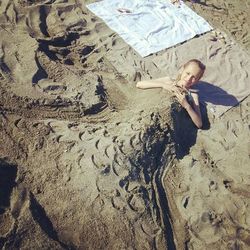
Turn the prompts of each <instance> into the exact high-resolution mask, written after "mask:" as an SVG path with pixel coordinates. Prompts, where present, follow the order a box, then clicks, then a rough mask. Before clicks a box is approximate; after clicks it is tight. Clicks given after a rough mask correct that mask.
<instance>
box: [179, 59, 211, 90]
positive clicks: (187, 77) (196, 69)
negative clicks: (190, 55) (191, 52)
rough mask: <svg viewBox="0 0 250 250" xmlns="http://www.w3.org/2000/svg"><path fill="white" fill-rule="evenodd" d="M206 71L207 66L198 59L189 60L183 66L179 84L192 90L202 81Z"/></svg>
mask: <svg viewBox="0 0 250 250" xmlns="http://www.w3.org/2000/svg"><path fill="white" fill-rule="evenodd" d="M205 69H206V66H205V65H204V64H203V63H202V62H201V61H199V60H197V59H192V60H189V61H188V62H186V63H185V64H184V65H183V66H182V69H181V73H180V76H179V77H178V78H179V79H178V84H179V85H181V86H182V87H184V88H187V89H188V88H190V87H191V86H192V85H194V84H195V83H197V82H198V81H199V80H200V79H201V77H202V76H203V74H204V72H205Z"/></svg>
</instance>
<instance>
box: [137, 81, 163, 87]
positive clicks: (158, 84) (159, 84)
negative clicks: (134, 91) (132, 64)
mask: <svg viewBox="0 0 250 250" xmlns="http://www.w3.org/2000/svg"><path fill="white" fill-rule="evenodd" d="M163 85H164V82H161V81H140V82H137V84H136V87H137V88H139V89H152V88H163Z"/></svg>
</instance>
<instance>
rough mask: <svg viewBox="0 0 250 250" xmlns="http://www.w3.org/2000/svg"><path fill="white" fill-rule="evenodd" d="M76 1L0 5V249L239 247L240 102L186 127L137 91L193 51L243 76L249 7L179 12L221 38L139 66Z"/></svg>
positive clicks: (243, 125)
mask: <svg viewBox="0 0 250 250" xmlns="http://www.w3.org/2000/svg"><path fill="white" fill-rule="evenodd" d="M87 2H90V1H86V2H78V1H36V2H30V1H27V2H26V1H7V0H6V1H2V3H1V5H0V13H1V14H0V32H1V40H0V41H1V44H0V93H1V99H0V111H1V113H0V116H1V124H0V126H1V127H0V128H1V129H0V140H1V141H0V143H1V148H0V158H1V159H0V247H2V248H4V249H19V248H24V249H65V248H66V249H166V248H168V249H175V248H176V249H210V248H211V247H213V248H214V249H248V248H249V245H250V232H249V229H248V228H249V223H250V221H249V211H248V206H249V198H250V195H249V191H248V187H249V180H250V179H249V176H250V175H249V167H248V166H249V153H248V151H249V148H248V141H249V140H248V138H249V128H248V124H249V98H247V99H245V100H244V101H243V102H242V103H241V104H240V105H239V106H238V107H236V108H233V109H231V110H230V111H228V112H227V113H226V114H225V115H224V116H222V117H221V118H215V117H214V116H213V115H212V114H211V113H209V111H207V110H206V109H204V117H205V119H206V120H207V122H206V124H205V126H204V130H200V131H197V130H196V129H195V128H194V126H193V124H192V123H191V121H190V120H189V118H188V117H187V115H186V114H185V112H184V111H183V110H182V109H181V108H180V107H179V105H178V104H176V103H175V102H174V101H173V99H172V98H171V97H170V95H169V94H167V93H165V92H164V91H161V90H150V91H141V90H137V89H135V83H136V81H137V80H139V79H146V78H151V77H153V78H154V77H159V76H162V75H165V74H166V73H168V74H171V75H174V74H175V73H176V71H177V67H178V65H179V64H180V63H181V62H183V61H185V60H187V59H188V58H191V57H198V58H200V59H202V60H203V61H204V62H205V63H206V64H207V66H208V69H210V72H213V73H215V72H216V71H215V70H219V66H220V65H221V64H222V62H223V61H225V58H227V60H228V61H230V62H231V63H225V64H224V66H223V67H224V68H223V70H221V71H217V74H211V73H209V71H208V73H207V75H206V76H205V79H206V80H207V81H210V82H211V81H219V82H222V83H223V81H226V80H228V75H230V77H231V79H237V78H238V76H239V74H240V78H239V79H240V80H242V81H244V80H245V79H247V74H246V72H247V67H246V65H247V63H248V62H249V56H248V54H247V51H249V46H250V45H249V37H248V33H247V30H249V26H250V23H249V21H248V20H247V18H246V16H247V13H248V11H249V9H250V6H249V5H247V3H245V4H239V3H238V2H237V1H236V0H235V1H234V0H230V1H227V3H223V4H222V3H218V2H217V1H215V0H211V1H205V4H194V5H190V6H191V7H192V8H194V9H195V10H196V11H197V12H198V13H199V14H201V15H203V16H204V17H205V18H206V19H207V20H208V21H210V22H211V23H212V24H213V26H215V27H218V29H219V30H222V31H224V32H225V33H227V34H228V37H226V38H223V37H222V38H221V37H219V36H218V37H216V39H215V40H214V41H211V34H206V35H205V36H202V37H199V38H196V39H193V40H192V41H190V42H188V43H184V44H182V45H180V46H176V47H175V48H171V49H169V50H166V51H162V52H160V53H158V55H152V56H149V57H147V58H144V59H143V58H141V57H140V56H139V55H137V54H136V53H135V52H134V51H133V50H132V49H131V48H130V47H129V46H128V45H127V44H126V43H124V42H123V41H122V39H121V38H120V37H119V36H118V35H117V34H115V33H114V32H113V31H111V30H110V29H109V28H107V26H105V24H104V23H103V22H102V21H101V20H100V19H98V18H96V17H95V16H94V15H93V14H91V13H90V12H89V11H88V10H87V9H86V7H85V3H87ZM234 40H235V41H237V42H239V43H240V44H241V46H242V45H243V47H240V45H238V44H236V43H235V42H234ZM193 48H199V56H197V49H193ZM244 50H246V53H244ZM185 51H189V54H187V53H185ZM237 51H241V52H240V53H239V54H237ZM242 51H243V52H242ZM235 55H236V56H235ZM237 55H238V57H237ZM215 59H216V60H215ZM239 62H243V63H242V65H243V66H242V67H238V66H237V65H238V64H239ZM232 66H233V67H232ZM232 68H233V70H232Z"/></svg>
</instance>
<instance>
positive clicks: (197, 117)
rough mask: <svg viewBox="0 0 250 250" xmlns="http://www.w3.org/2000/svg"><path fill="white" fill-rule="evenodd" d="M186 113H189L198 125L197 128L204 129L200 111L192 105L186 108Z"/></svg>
mask: <svg viewBox="0 0 250 250" xmlns="http://www.w3.org/2000/svg"><path fill="white" fill-rule="evenodd" d="M185 109H186V111H187V112H188V114H189V116H190V117H191V119H192V121H193V123H194V124H195V125H196V127H197V128H201V127H202V118H201V113H200V110H199V109H195V108H193V107H192V106H191V105H190V104H188V105H186V106H185Z"/></svg>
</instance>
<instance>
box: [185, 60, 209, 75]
mask: <svg viewBox="0 0 250 250" xmlns="http://www.w3.org/2000/svg"><path fill="white" fill-rule="evenodd" d="M190 63H195V64H196V65H198V67H199V68H200V70H201V75H200V76H199V79H200V78H201V77H202V76H203V74H204V72H205V70H206V66H205V64H203V63H202V62H201V61H200V60H198V59H191V60H189V61H188V62H186V63H185V64H184V65H183V67H184V68H186V67H187V66H188V65H189V64H190Z"/></svg>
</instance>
